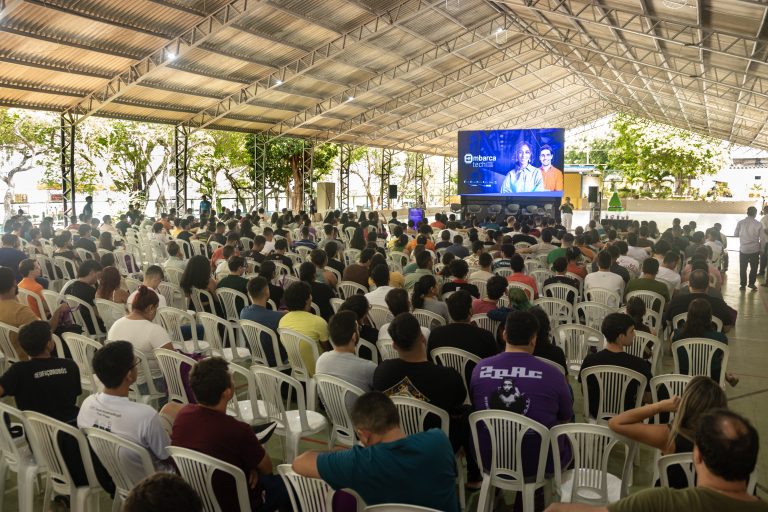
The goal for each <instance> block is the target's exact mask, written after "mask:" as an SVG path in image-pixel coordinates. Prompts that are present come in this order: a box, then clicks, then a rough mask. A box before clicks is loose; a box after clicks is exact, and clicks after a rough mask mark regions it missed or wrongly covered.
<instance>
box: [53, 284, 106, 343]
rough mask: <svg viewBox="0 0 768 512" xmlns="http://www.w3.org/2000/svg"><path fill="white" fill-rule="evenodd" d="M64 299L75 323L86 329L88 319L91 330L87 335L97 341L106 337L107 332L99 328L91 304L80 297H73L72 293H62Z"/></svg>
mask: <svg viewBox="0 0 768 512" xmlns="http://www.w3.org/2000/svg"><path fill="white" fill-rule="evenodd" d="M64 299H65V300H66V301H67V303H68V304H69V307H70V308H71V310H72V316H73V317H74V320H75V323H76V324H78V325H80V326H82V327H83V331H84V332H85V331H88V328H87V325H88V324H87V323H86V321H85V319H86V318H88V319H89V320H90V323H91V325H92V326H93V329H92V332H91V331H88V334H89V336H91V337H93V338H94V339H96V340H97V341H103V340H105V339H107V333H106V332H104V331H102V330H101V326H99V322H98V319H97V318H96V312H95V311H94V310H93V306H91V305H90V304H88V303H87V302H85V301H84V300H82V299H79V298H77V297H75V296H74V295H64Z"/></svg>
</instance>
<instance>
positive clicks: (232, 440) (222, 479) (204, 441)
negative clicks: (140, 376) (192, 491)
mask: <svg viewBox="0 0 768 512" xmlns="http://www.w3.org/2000/svg"><path fill="white" fill-rule="evenodd" d="M171 445H172V446H181V447H182V448H189V449H191V450H196V451H199V452H202V453H205V454H206V455H210V456H211V457H216V458H217V459H220V460H223V461H224V462H229V463H230V464H233V465H235V466H237V467H238V468H240V469H242V470H243V473H245V478H246V480H247V479H248V475H249V474H250V472H251V471H252V470H255V469H256V467H257V466H258V465H259V462H261V459H262V458H264V456H265V455H266V453H265V452H264V448H263V447H262V446H261V443H259V440H258V439H256V435H255V434H254V433H253V430H251V427H250V426H249V425H248V424H247V423H243V422H242V421H240V420H238V419H236V418H233V417H232V416H227V415H226V414H224V413H222V412H219V411H214V410H213V409H208V408H207V407H201V406H199V405H196V404H188V405H185V406H184V407H183V408H182V409H181V410H180V411H179V414H178V415H177V416H176V421H174V422H173V432H172V433H171ZM213 488H214V492H215V493H216V498H217V499H218V500H219V504H221V508H222V510H240V507H239V506H238V502H237V491H236V488H235V482H234V480H232V479H231V478H230V477H229V476H227V475H224V474H218V473H217V474H214V475H213ZM250 495H251V506H256V505H259V504H260V503H261V489H260V487H259V486H256V489H251V490H250Z"/></svg>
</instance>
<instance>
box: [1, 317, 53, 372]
mask: <svg viewBox="0 0 768 512" xmlns="http://www.w3.org/2000/svg"><path fill="white" fill-rule="evenodd" d="M12 334H13V335H14V336H16V335H18V334H19V329H18V327H14V326H12V325H8V324H4V323H2V322H0V352H2V354H3V359H4V360H3V364H5V365H7V364H11V363H18V362H19V361H21V352H20V351H19V349H17V348H16V345H15V344H14V343H13V342H12V341H11V335H12ZM60 357H63V355H60Z"/></svg>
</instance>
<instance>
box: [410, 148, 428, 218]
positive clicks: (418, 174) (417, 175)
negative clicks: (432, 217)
mask: <svg viewBox="0 0 768 512" xmlns="http://www.w3.org/2000/svg"><path fill="white" fill-rule="evenodd" d="M414 157H415V158H414V161H415V163H414V173H413V180H414V184H415V185H416V198H415V199H416V202H418V201H419V197H421V198H422V199H425V198H424V160H425V158H424V153H415V154H414ZM424 202H425V203H426V199H425V201H424ZM424 206H426V204H425V205H424Z"/></svg>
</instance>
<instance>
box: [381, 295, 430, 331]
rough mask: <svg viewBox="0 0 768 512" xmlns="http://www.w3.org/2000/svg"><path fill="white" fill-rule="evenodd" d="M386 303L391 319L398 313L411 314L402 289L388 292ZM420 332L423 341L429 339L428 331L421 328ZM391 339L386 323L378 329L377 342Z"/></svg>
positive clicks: (408, 300)
mask: <svg viewBox="0 0 768 512" xmlns="http://www.w3.org/2000/svg"><path fill="white" fill-rule="evenodd" d="M386 301H387V307H388V308H389V311H390V312H391V313H392V316H393V317H396V316H397V315H399V314H400V313H410V312H411V309H412V308H411V299H410V298H409V297H408V292H407V291H405V289H404V288H393V289H391V290H389V292H388V293H387V297H386ZM421 332H422V334H424V338H425V339H429V329H427V328H426V327H422V328H421ZM391 339H392V336H390V335H389V322H387V323H386V324H384V325H382V326H381V327H380V328H379V341H381V340H391Z"/></svg>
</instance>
